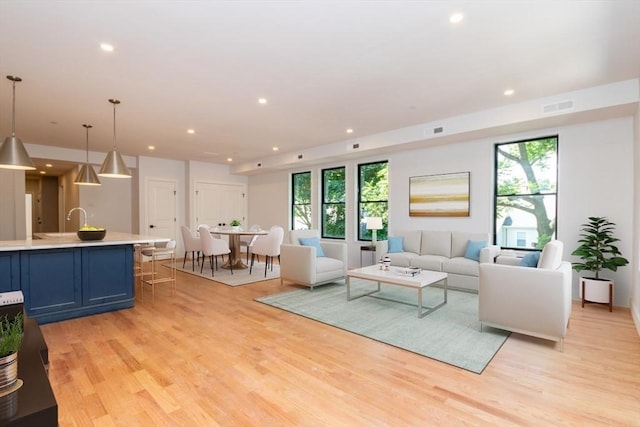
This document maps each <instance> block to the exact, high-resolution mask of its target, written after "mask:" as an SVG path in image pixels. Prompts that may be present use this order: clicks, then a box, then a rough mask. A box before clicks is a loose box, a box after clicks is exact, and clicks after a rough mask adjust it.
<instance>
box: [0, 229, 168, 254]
mask: <svg viewBox="0 0 640 427" xmlns="http://www.w3.org/2000/svg"><path fill="white" fill-rule="evenodd" d="M36 236H38V237H40V238H39V239H27V240H0V252H8V251H25V250H35V249H57V248H75V247H85V246H109V245H129V244H134V243H160V242H168V241H169V240H170V239H169V238H168V237H156V236H142V235H139V234H131V233H121V232H118V231H108V230H107V235H106V236H105V238H104V239H102V240H92V241H82V240H80V239H79V238H78V236H77V235H76V233H75V232H68V233H36Z"/></svg>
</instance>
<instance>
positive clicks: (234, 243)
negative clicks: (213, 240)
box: [209, 228, 269, 270]
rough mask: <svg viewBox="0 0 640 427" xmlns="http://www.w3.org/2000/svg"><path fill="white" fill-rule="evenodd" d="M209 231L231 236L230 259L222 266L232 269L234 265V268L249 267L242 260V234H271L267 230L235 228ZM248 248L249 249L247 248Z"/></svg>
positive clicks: (214, 233)
mask: <svg viewBox="0 0 640 427" xmlns="http://www.w3.org/2000/svg"><path fill="white" fill-rule="evenodd" d="M209 233H211V234H212V235H216V234H220V235H225V236H229V249H230V250H231V253H230V254H229V260H228V261H227V262H225V263H224V264H223V265H222V268H226V269H230V268H231V266H233V269H234V270H243V269H246V268H249V267H248V266H247V265H246V264H245V263H244V262H242V254H241V253H240V237H241V236H266V235H267V234H269V232H268V231H267V230H242V229H240V230H233V229H229V228H226V229H220V228H211V229H210V230H209ZM247 250H249V249H248V248H247Z"/></svg>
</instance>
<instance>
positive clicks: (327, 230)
mask: <svg viewBox="0 0 640 427" xmlns="http://www.w3.org/2000/svg"><path fill="white" fill-rule="evenodd" d="M345 171H346V169H345V168H344V167H340V168H332V169H323V170H322V237H329V238H334V239H344V225H345Z"/></svg>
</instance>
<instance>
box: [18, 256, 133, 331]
mask: <svg viewBox="0 0 640 427" xmlns="http://www.w3.org/2000/svg"><path fill="white" fill-rule="evenodd" d="M20 271H21V275H20V282H21V283H20V288H21V289H22V292H23V293H24V298H25V308H26V310H27V314H28V316H29V317H32V318H35V319H36V320H37V321H38V323H39V324H44V323H49V322H56V321H59V320H65V319H72V318H75V317H82V316H88V315H92V314H98V313H104V312H107V311H113V310H119V309H122V308H128V307H133V304H134V301H133V247H132V246H131V245H112V246H109V245H107V246H92V247H84V248H78V247H74V248H64V249H43V250H28V251H21V252H20Z"/></svg>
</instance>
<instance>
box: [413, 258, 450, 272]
mask: <svg viewBox="0 0 640 427" xmlns="http://www.w3.org/2000/svg"><path fill="white" fill-rule="evenodd" d="M447 259H448V258H447V257H444V256H439V255H420V256H416V257H414V258H412V259H411V267H418V268H421V269H423V270H431V271H442V263H443V262H444V261H446V260H447Z"/></svg>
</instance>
